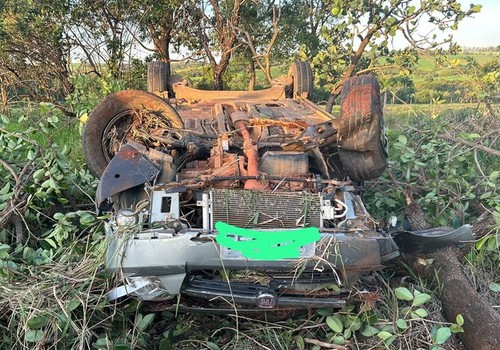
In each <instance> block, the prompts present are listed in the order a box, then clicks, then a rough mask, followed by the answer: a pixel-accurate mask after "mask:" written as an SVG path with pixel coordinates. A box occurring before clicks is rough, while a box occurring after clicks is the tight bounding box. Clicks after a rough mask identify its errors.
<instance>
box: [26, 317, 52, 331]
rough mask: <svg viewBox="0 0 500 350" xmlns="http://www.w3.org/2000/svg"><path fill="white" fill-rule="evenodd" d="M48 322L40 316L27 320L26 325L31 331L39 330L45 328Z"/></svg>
mask: <svg viewBox="0 0 500 350" xmlns="http://www.w3.org/2000/svg"><path fill="white" fill-rule="evenodd" d="M48 322H49V320H48V318H47V317H46V316H43V315H40V316H33V317H31V318H30V319H29V320H28V322H27V325H28V327H29V328H31V329H40V328H43V327H45V326H46V325H47V323H48Z"/></svg>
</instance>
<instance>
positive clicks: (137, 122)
mask: <svg viewBox="0 0 500 350" xmlns="http://www.w3.org/2000/svg"><path fill="white" fill-rule="evenodd" d="M166 127H167V128H168V127H174V128H183V122H182V120H181V119H180V117H179V115H178V114H177V112H176V111H175V109H174V108H173V107H172V106H170V105H169V104H168V103H167V102H165V101H164V100H163V99H162V98H160V97H158V96H156V95H153V94H150V93H148V92H144V91H138V90H124V91H120V92H117V93H114V94H112V95H110V96H108V97H106V98H105V99H104V100H103V101H102V102H101V103H100V104H98V105H97V106H96V107H95V108H94V109H93V110H92V112H91V113H90V114H89V117H88V119H87V122H86V124H85V128H84V130H83V153H84V155H85V159H86V160H87V164H88V167H89V169H90V170H91V171H92V172H93V173H94V175H96V176H98V177H100V176H101V175H102V172H103V171H104V169H105V168H106V166H107V165H108V163H109V161H110V160H111V158H113V155H114V154H115V153H116V152H117V151H118V150H119V148H120V147H121V146H122V145H124V144H126V143H127V142H128V141H129V140H132V139H133V140H135V141H137V142H143V143H147V142H148V141H151V139H150V136H149V135H150V133H151V131H153V130H155V129H159V128H166Z"/></svg>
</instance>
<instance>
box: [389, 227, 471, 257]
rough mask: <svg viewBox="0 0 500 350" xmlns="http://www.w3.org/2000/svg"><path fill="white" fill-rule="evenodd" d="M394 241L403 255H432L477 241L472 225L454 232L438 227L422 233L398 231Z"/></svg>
mask: <svg viewBox="0 0 500 350" xmlns="http://www.w3.org/2000/svg"><path fill="white" fill-rule="evenodd" d="M393 239H394V241H395V242H396V244H397V245H398V247H399V250H400V251H401V252H403V253H412V254H416V253H430V252H433V251H436V250H438V249H441V248H445V247H449V246H453V245H458V244H463V243H467V242H470V241H472V240H474V239H475V236H474V234H473V233H472V230H471V226H470V225H463V226H461V227H459V228H458V229H456V230H454V229H452V228H451V227H437V228H431V229H428V230H421V231H396V232H394V233H393Z"/></svg>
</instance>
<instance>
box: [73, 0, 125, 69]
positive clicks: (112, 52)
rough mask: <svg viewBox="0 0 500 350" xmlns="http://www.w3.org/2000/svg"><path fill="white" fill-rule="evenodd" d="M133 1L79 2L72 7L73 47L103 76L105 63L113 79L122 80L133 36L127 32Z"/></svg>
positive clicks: (81, 0) (83, 0) (95, 0)
mask: <svg viewBox="0 0 500 350" xmlns="http://www.w3.org/2000/svg"><path fill="white" fill-rule="evenodd" d="M132 5H133V1H132V0H122V1H107V0H78V1H74V2H72V4H71V23H70V25H69V26H68V33H69V36H70V38H71V44H72V45H73V46H74V47H77V48H78V49H79V50H80V51H81V52H83V54H84V57H83V58H84V59H86V61H87V63H89V64H90V66H91V67H92V68H93V71H94V72H95V73H96V74H98V75H101V74H102V72H101V70H102V69H101V65H102V64H103V63H104V64H105V66H106V68H107V69H108V71H109V72H110V73H111V75H112V76H113V77H114V78H120V77H121V73H122V71H123V63H124V59H125V56H126V53H127V51H128V49H129V48H130V47H131V45H132V41H133V37H132V36H131V35H130V32H129V31H127V30H126V27H127V23H128V21H129V20H130V16H131V12H132V11H131V10H130V9H131V6H132Z"/></svg>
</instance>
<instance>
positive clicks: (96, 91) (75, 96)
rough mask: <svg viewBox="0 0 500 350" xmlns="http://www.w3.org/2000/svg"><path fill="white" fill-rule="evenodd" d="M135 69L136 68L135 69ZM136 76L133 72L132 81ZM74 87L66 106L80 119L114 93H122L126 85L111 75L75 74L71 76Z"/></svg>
mask: <svg viewBox="0 0 500 350" xmlns="http://www.w3.org/2000/svg"><path fill="white" fill-rule="evenodd" d="M133 69H135V68H133ZM132 74H135V73H134V71H131V76H130V78H131V79H134V78H135V77H134V78H133V75H132ZM71 82H72V83H73V85H74V89H73V91H72V92H71V93H70V94H68V96H67V98H66V105H67V106H68V108H69V109H71V110H73V111H75V112H76V114H77V116H78V117H81V116H82V115H84V114H86V113H89V112H90V111H91V110H92V108H94V107H95V106H96V105H97V104H98V103H99V102H101V101H102V100H103V99H104V97H106V96H108V95H110V94H112V93H113V92H117V91H121V90H123V89H124V87H125V83H124V82H123V81H121V80H117V79H114V78H113V77H112V76H111V73H104V76H99V75H96V74H84V73H80V74H75V75H72V76H71Z"/></svg>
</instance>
